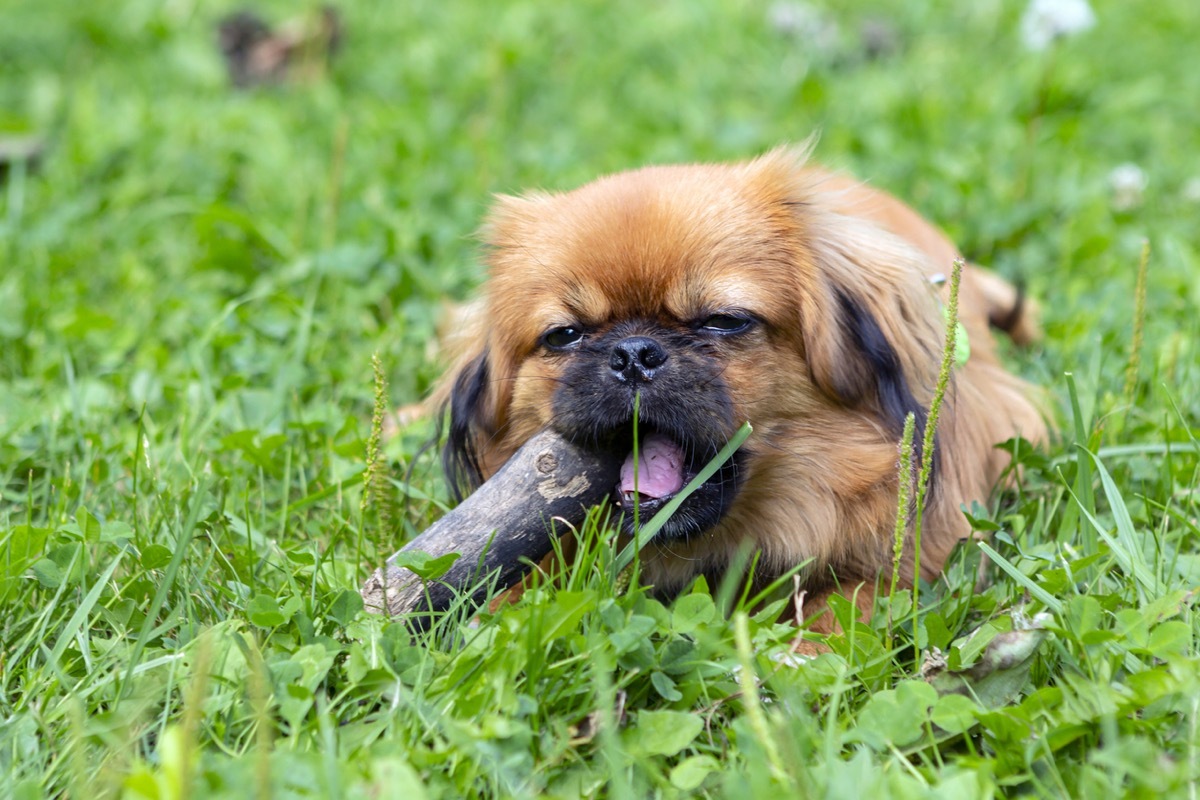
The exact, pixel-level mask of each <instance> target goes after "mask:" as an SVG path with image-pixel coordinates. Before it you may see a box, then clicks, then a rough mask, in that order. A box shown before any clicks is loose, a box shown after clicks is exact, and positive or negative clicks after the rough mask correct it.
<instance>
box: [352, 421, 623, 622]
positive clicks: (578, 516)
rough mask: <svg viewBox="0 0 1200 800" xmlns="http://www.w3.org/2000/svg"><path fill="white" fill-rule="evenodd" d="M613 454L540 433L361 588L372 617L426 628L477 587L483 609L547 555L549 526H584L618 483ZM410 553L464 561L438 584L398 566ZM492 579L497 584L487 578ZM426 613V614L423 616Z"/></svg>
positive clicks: (616, 459) (476, 595) (475, 595)
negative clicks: (492, 593) (492, 594)
mask: <svg viewBox="0 0 1200 800" xmlns="http://www.w3.org/2000/svg"><path fill="white" fill-rule="evenodd" d="M620 465H621V461H620V458H619V457H618V456H617V455H616V454H610V453H602V452H594V451H588V450H583V449H581V448H579V447H576V446H575V445H573V444H571V443H570V442H568V441H567V440H565V439H563V438H562V437H561V436H559V435H558V434H556V433H554V432H553V431H549V430H546V431H542V432H541V433H539V434H537V435H536V436H534V437H533V438H531V439H530V440H529V441H528V442H526V443H525V444H524V446H522V447H521V449H520V450H518V451H517V452H516V453H515V454H514V455H513V457H512V458H511V459H509V460H508V463H506V464H505V465H504V466H503V467H502V468H501V469H500V471H499V472H497V473H496V474H495V475H493V476H492V478H491V479H490V480H488V481H487V482H486V483H485V484H484V485H483V486H481V487H479V489H477V490H476V491H475V493H474V494H472V495H471V496H470V497H468V498H467V499H466V500H464V501H463V502H462V503H461V504H460V505H459V506H458V507H457V508H455V509H454V510H452V511H450V512H449V513H447V514H446V515H445V516H444V517H442V518H441V519H440V520H438V521H437V522H435V523H434V524H433V525H431V526H430V527H429V528H428V529H427V530H426V531H425V532H424V533H422V534H421V535H420V536H418V537H417V538H415V539H413V540H412V541H411V542H409V543H408V544H407V545H405V546H404V548H403V549H402V550H401V551H400V553H397V554H396V555H394V556H392V557H391V558H389V559H388V562H387V565H386V566H385V567H384V568H383V569H381V570H376V571H375V573H374V574H373V575H372V576H371V577H370V578H368V579H367V582H366V583H365V584H364V585H363V589H362V597H363V602H364V605H365V606H366V608H367V610H368V611H375V612H377V613H386V614H388V615H390V616H396V615H399V614H413V613H414V612H417V613H416V615H415V616H414V617H412V619H413V621H414V622H417V623H418V624H427V623H428V622H429V620H430V612H433V613H436V612H439V611H444V610H445V609H446V608H447V607H448V606H449V604H450V602H451V601H452V599H453V598H454V596H455V594H457V593H461V592H462V591H463V590H465V589H468V588H471V587H478V588H477V589H475V591H474V593H473V597H472V600H473V601H474V602H475V603H476V604H482V603H483V602H486V600H487V599H488V598H487V596H486V595H487V586H486V585H480V584H484V583H487V584H492V585H495V586H499V587H507V586H510V585H512V584H513V583H515V582H516V581H517V580H518V579H520V577H522V575H523V574H524V573H525V571H526V570H527V569H528V565H527V564H526V563H524V562H525V560H528V561H533V562H537V561H539V560H540V559H541V558H542V557H544V556H545V555H546V554H547V553H549V552H550V550H551V547H552V543H551V535H552V532H551V520H552V519H555V518H557V520H558V525H559V530H560V531H561V530H565V529H566V528H567V525H566V524H563V523H564V522H565V523H568V524H569V525H571V526H576V525H579V524H580V523H582V522H583V520H584V517H585V515H586V514H587V510H588V509H589V508H591V507H592V506H594V505H596V504H598V503H600V502H601V501H603V500H604V498H605V497H606V496H607V495H608V494H609V493H610V492H612V490H613V487H614V486H615V485H616V483H617V478H618V472H619V470H620ZM405 552H424V553H429V554H430V555H432V556H435V557H436V556H442V555H445V554H447V553H459V554H461V555H460V557H459V559H458V560H457V561H456V562H455V563H454V565H453V566H452V567H450V570H449V571H448V572H446V573H445V574H444V575H442V576H441V577H440V578H438V579H436V580H431V581H424V580H422V579H421V578H420V577H419V576H417V575H416V574H415V573H413V572H412V571H410V570H408V569H405V568H403V567H399V566H396V564H395V561H396V557H397V556H399V555H400V554H401V553H405ZM493 575H495V581H494V582H493V581H491V580H490V578H491V577H492V576H493ZM420 612H424V613H420Z"/></svg>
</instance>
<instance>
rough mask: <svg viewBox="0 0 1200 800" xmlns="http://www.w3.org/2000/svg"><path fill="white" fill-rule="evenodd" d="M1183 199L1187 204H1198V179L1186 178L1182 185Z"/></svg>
mask: <svg viewBox="0 0 1200 800" xmlns="http://www.w3.org/2000/svg"><path fill="white" fill-rule="evenodd" d="M1183 199H1184V200H1186V201H1188V202H1189V203H1200V178H1188V180H1187V183H1185V184H1184V185H1183Z"/></svg>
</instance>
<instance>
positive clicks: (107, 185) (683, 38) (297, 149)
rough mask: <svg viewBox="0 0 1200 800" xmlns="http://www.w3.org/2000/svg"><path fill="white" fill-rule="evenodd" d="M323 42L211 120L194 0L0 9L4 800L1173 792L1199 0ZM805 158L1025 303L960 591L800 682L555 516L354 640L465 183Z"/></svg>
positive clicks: (465, 281) (502, 18)
mask: <svg viewBox="0 0 1200 800" xmlns="http://www.w3.org/2000/svg"><path fill="white" fill-rule="evenodd" d="M339 7H340V9H341V13H342V16H343V20H344V26H345V32H344V37H343V42H342V47H341V50H340V52H339V53H338V54H337V56H336V58H335V59H334V60H333V62H332V63H331V64H330V65H329V66H328V68H322V66H321V64H320V63H316V62H313V61H311V60H310V61H309V62H308V63H307V64H306V67H307V68H306V69H304V70H302V71H301V72H302V74H300V75H296V76H294V77H293V79H292V80H289V81H286V82H284V83H281V84H278V85H270V86H263V87H258V88H251V89H245V90H236V89H233V88H231V87H230V85H229V80H228V78H227V76H226V74H225V69H224V65H223V63H222V58H221V54H220V52H219V51H218V49H217V47H216V35H215V27H216V24H217V21H218V20H219V19H221V17H222V16H223V15H224V14H226V13H227V12H228V11H230V10H232V6H231V4H230V3H228V2H225V0H220V2H214V3H197V2H195V1H194V0H167V1H166V2H159V1H158V0H128V1H127V2H123V3H100V2H72V1H71V0H39V1H38V2H34V1H33V0H6V2H5V3H4V6H3V9H2V10H0V138H4V137H9V138H10V139H11V138H12V137H15V136H18V135H35V136H39V137H42V138H43V139H44V142H45V152H44V154H43V155H42V157H41V158H40V160H39V161H38V163H36V164H34V165H24V164H12V165H9V166H8V167H7V168H6V169H5V170H4V173H3V175H2V177H0V796H3V797H13V798H39V797H51V796H70V797H85V796H86V797H95V798H100V797H129V798H172V799H173V798H184V797H206V798H207V797H231V798H242V797H248V796H251V795H253V796H255V797H262V798H267V797H275V798H285V797H331V798H339V797H347V798H359V797H361V798H375V797H393V796H394V797H403V798H422V797H429V798H439V797H445V798H457V797H475V796H481V797H527V796H548V797H576V796H606V797H614V798H626V797H647V796H654V797H675V796H689V795H697V796H712V797H727V796H728V797H739V798H740V797H747V796H750V797H764V796H772V794H770V793H774V796H798V797H808V796H813V797H852V798H866V797H870V798H876V797H878V798H884V797H893V796H894V797H933V796H938V797H947V798H972V797H992V796H1006V797H1017V796H1031V797H1034V796H1037V797H1040V796H1073V797H1117V796H1135V797H1151V796H1153V797H1173V796H1179V797H1195V796H1196V782H1197V781H1198V780H1200V650H1198V646H1197V636H1198V634H1200V621H1198V619H1197V615H1196V611H1195V605H1196V598H1195V594H1194V590H1195V587H1196V585H1197V582H1198V580H1200V488H1198V487H1200V445H1198V443H1197V436H1198V435H1200V352H1198V348H1200V314H1197V309H1198V308H1200V233H1198V230H1200V228H1198V227H1197V224H1196V220H1197V219H1198V218H1200V103H1198V102H1197V98H1200V48H1197V46H1196V39H1197V34H1198V33H1200V5H1198V4H1196V3H1195V2H1194V0H1162V1H1161V2H1156V3H1132V2H1125V3H1121V2H1115V0H1108V1H1107V2H1103V3H1098V4H1097V5H1096V7H1095V25H1094V26H1093V27H1091V28H1090V29H1087V30H1082V31H1079V32H1077V33H1075V34H1073V35H1070V36H1066V37H1063V38H1062V39H1060V40H1057V41H1054V42H1052V43H1050V44H1049V45H1048V46H1047V47H1045V48H1044V49H1041V50H1035V49H1030V47H1029V46H1028V44H1027V43H1026V42H1025V40H1024V39H1023V37H1022V32H1021V16H1022V13H1023V11H1024V4H1023V3H1022V2H1016V0H1014V1H1013V2H1007V3H1000V2H978V3H954V4H952V3H948V2H912V3H905V4H899V3H896V4H883V3H867V2H865V1H864V0H853V1H852V2H847V3H832V2H831V3H828V4H827V5H824V6H809V5H806V4H802V3H781V4H774V5H772V4H770V3H755V2H748V0H704V1H703V2H701V1H699V0H697V1H693V2H675V1H674V0H669V1H666V2H659V3H644V2H633V0H618V1H617V2H579V3H569V4H568V3H560V2H552V0H514V2H506V3H484V2H474V3H472V2H464V1H463V0H438V1H437V2H434V1H432V0H411V2H405V3H389V2H383V0H355V1H354V2H350V0H345V1H344V2H341V3H339ZM304 8H308V11H309V13H310V14H314V13H315V8H316V6H315V4H314V5H311V6H308V5H305V6H302V5H301V4H293V3H285V2H283V1H282V0H277V1H275V0H272V2H269V3H267V2H264V4H263V5H262V6H261V8H260V9H259V10H260V13H262V14H263V16H264V17H266V18H267V19H268V20H270V21H272V22H276V21H279V20H282V19H284V18H286V17H287V16H289V15H294V14H296V13H297V12H298V11H303V10H304ZM813 132H818V133H819V134H820V140H819V144H818V145H817V148H816V157H817V158H818V159H819V160H821V161H822V162H824V163H827V164H830V165H833V166H835V167H837V168H840V169H844V170H847V171H850V172H853V173H855V174H857V175H858V176H860V177H862V178H864V179H867V180H869V181H870V182H871V183H872V184H874V185H876V186H880V187H882V188H885V189H887V190H889V191H892V192H894V193H896V194H897V195H899V196H901V197H903V198H905V199H907V200H909V201H910V202H911V203H912V204H913V205H914V206H916V207H917V208H918V209H920V210H921V211H922V212H923V213H924V214H926V215H927V216H929V217H930V218H931V219H934V220H936V221H938V222H939V224H941V225H943V226H944V227H945V229H946V230H947V231H948V232H949V233H950V234H951V236H952V237H953V238H954V239H955V240H956V241H957V242H958V243H959V244H960V245H961V247H962V248H963V250H964V252H965V253H966V254H968V255H969V256H970V257H971V258H972V259H973V260H976V261H978V262H979V263H984V264H988V265H990V266H992V267H994V268H995V269H997V270H999V271H1000V272H1002V273H1003V274H1005V275H1007V276H1009V277H1011V278H1014V279H1020V280H1022V281H1023V282H1024V284H1025V286H1026V288H1027V290H1028V292H1029V294H1030V295H1031V296H1032V297H1035V298H1038V299H1039V300H1040V301H1041V303H1042V304H1043V307H1044V312H1045V313H1044V316H1045V328H1046V338H1045V340H1044V342H1042V343H1041V344H1040V345H1038V346H1037V347H1036V348H1034V349H1032V350H1027V351H1016V350H1013V351H1011V352H1010V353H1008V357H1009V360H1010V362H1011V364H1012V367H1013V369H1015V370H1016V371H1018V372H1020V373H1021V374H1023V375H1025V376H1027V377H1028V378H1029V379H1030V380H1032V381H1034V382H1036V383H1038V384H1040V385H1042V386H1044V387H1046V389H1047V391H1048V394H1049V396H1050V398H1051V405H1052V406H1053V407H1054V408H1055V410H1056V415H1057V417H1056V421H1057V425H1058V427H1059V430H1060V434H1059V436H1058V437H1057V439H1056V441H1055V443H1054V444H1053V445H1052V446H1051V447H1050V448H1049V450H1048V451H1046V452H1042V453H1023V455H1022V456H1021V458H1022V462H1023V465H1024V467H1023V471H1022V474H1021V477H1020V481H1019V483H1018V485H1017V487H1016V488H1014V489H1013V490H1011V491H1006V492H1004V493H997V494H996V496H995V497H993V498H992V499H991V501H990V502H989V503H988V505H987V506H986V507H983V506H978V507H976V508H974V509H970V513H971V515H972V518H973V519H974V522H975V524H976V526H977V527H978V528H979V529H980V530H988V531H992V536H991V538H990V540H989V545H988V546H989V547H990V548H991V549H992V551H993V553H994V555H993V556H992V562H993V563H992V566H991V567H990V568H989V570H988V576H989V578H990V581H989V583H988V584H987V585H986V586H983V587H981V588H979V589H978V590H977V589H976V588H975V583H976V582H975V578H976V572H977V565H978V563H979V561H980V558H981V553H982V551H981V548H980V547H979V546H978V545H964V546H963V547H961V548H960V550H959V551H958V552H957V553H956V555H955V557H954V558H953V559H952V562H951V564H950V566H949V568H948V570H947V574H946V576H945V578H944V579H943V580H940V581H938V582H936V583H935V584H932V585H923V586H922V587H920V592H919V597H918V598H917V599H918V604H917V609H916V612H915V613H914V612H913V610H912V606H913V604H912V598H911V597H910V596H909V595H908V594H907V593H901V594H898V595H896V596H895V597H893V598H891V599H890V605H885V606H881V607H880V609H879V613H878V614H877V615H876V618H875V620H874V621H873V622H872V623H871V624H870V625H864V624H860V625H857V626H853V627H852V629H851V630H850V632H849V633H848V635H846V636H839V637H834V638H833V639H831V641H830V642H829V645H830V648H831V652H830V653H828V654H825V655H822V656H820V657H818V658H817V659H815V660H812V661H809V662H806V663H803V664H800V665H795V664H792V663H790V662H789V659H788V658H787V657H786V653H787V649H788V643H789V641H790V640H791V639H792V637H793V636H794V635H795V630H794V628H793V627H791V626H790V625H787V624H783V623H781V622H779V621H778V620H777V617H778V610H779V607H778V606H777V605H769V606H768V607H767V608H765V609H763V608H761V607H756V606H754V605H752V604H748V603H746V602H745V601H744V600H743V599H740V598H738V597H737V596H734V594H735V593H733V592H732V591H731V589H732V587H716V586H714V587H706V586H704V585H698V586H696V587H695V588H694V589H693V590H692V591H691V592H690V593H688V594H686V595H685V596H684V597H682V598H681V599H679V600H678V601H676V602H675V603H673V604H670V605H664V604H662V603H660V602H658V601H656V600H654V599H652V598H651V597H649V596H647V595H646V593H645V592H644V591H643V590H642V589H639V588H638V587H636V586H633V587H630V586H629V585H627V584H626V581H625V580H624V579H622V578H618V576H617V575H614V574H613V570H612V569H607V568H606V567H607V565H608V563H609V562H610V561H611V559H612V556H613V554H612V551H611V546H610V544H609V540H608V539H607V538H606V537H604V536H602V535H600V532H598V531H596V530H590V531H588V532H587V533H586V538H587V539H588V542H587V543H586V546H585V547H584V551H585V558H584V560H583V563H581V564H580V565H579V566H578V568H577V569H576V570H575V571H574V572H573V573H572V574H571V575H570V576H568V577H566V578H564V579H563V580H562V581H560V582H559V583H557V584H555V585H549V586H543V587H541V588H538V589H536V590H534V591H531V592H528V593H527V594H526V595H525V596H524V597H523V598H522V599H521V600H520V601H519V602H517V603H516V604H514V605H511V606H507V607H504V608H501V609H499V610H497V611H496V612H495V613H482V614H480V615H478V616H477V617H473V616H472V615H471V614H469V613H466V612H465V611H463V612H462V613H459V614H457V615H455V616H452V617H450V618H448V619H447V620H446V621H445V622H444V623H443V624H441V625H440V626H439V627H438V628H436V629H435V630H434V631H433V632H432V633H429V634H426V635H422V636H418V637H416V638H414V637H413V636H412V635H411V634H410V633H409V631H408V629H407V628H406V627H405V626H404V625H402V624H400V623H389V622H387V621H385V620H383V619H381V618H379V617H375V616H372V615H369V614H366V613H364V612H363V611H362V607H361V606H362V604H361V600H360V599H359V595H358V589H359V586H360V585H361V583H362V581H363V579H364V578H365V577H366V576H367V575H368V574H369V572H370V571H371V570H372V569H373V568H374V566H376V565H378V564H379V563H380V561H381V560H382V559H383V558H386V557H387V556H388V555H389V554H391V553H392V552H394V551H395V550H397V549H398V548H399V547H400V545H401V544H402V543H403V542H404V541H406V540H407V539H408V538H411V537H412V536H413V535H414V534H415V533H416V532H418V531H420V530H422V529H423V528H424V527H425V526H427V525H428V524H429V522H430V521H431V520H433V519H435V518H436V517H438V516H439V515H440V514H441V513H442V512H443V511H444V509H445V507H446V504H447V502H448V500H447V498H448V492H447V490H446V486H445V484H444V482H443V480H442V477H441V475H440V472H439V469H438V466H437V459H436V457H435V455H434V453H433V452H432V451H431V450H426V449H423V448H422V445H423V444H424V443H425V442H426V441H427V440H428V439H429V437H430V436H431V435H432V433H433V428H432V425H431V424H430V422H429V421H424V422H418V423H415V424H412V425H410V426H408V427H405V428H404V429H403V430H402V431H401V432H400V433H399V434H398V435H396V436H394V437H392V438H390V439H388V440H387V441H386V442H385V443H384V445H383V448H382V455H381V456H379V457H377V458H375V459H374V460H372V465H373V471H374V473H375V474H377V475H378V476H380V477H379V479H378V480H372V481H371V483H370V485H371V486H372V487H373V489H372V491H370V492H367V493H365V494H364V489H363V486H364V481H363V475H364V471H365V469H366V466H367V463H368V445H369V442H370V440H371V436H372V415H373V412H374V410H375V408H376V405H377V403H378V402H380V401H381V400H382V402H384V403H386V404H387V405H388V406H399V405H403V404H407V403H412V402H415V401H417V400H418V399H420V398H421V397H422V396H423V395H424V394H425V393H426V392H427V391H428V390H429V388H430V387H431V385H432V383H433V381H434V380H435V378H436V377H437V375H438V374H439V370H440V369H441V367H442V366H443V365H442V364H441V363H440V362H439V354H438V353H437V351H436V348H435V347H433V346H432V344H431V342H433V341H434V340H435V331H436V330H437V326H438V323H439V320H440V319H441V318H442V316H443V313H444V311H445V308H446V303H447V300H453V299H461V298H464V297H467V296H469V295H470V292H471V291H472V289H473V288H474V287H475V286H477V285H478V283H479V282H480V280H481V278H482V273H481V269H480V266H479V260H478V255H477V245H476V241H475V239H474V237H473V232H474V231H475V229H476V228H477V227H478V225H479V223H480V221H481V218H482V215H483V214H484V212H485V210H486V208H487V206H488V203H489V197H490V196H491V195H492V194H493V193H496V192H518V191H521V190H522V189H524V188H530V187H544V188H550V189H555V188H569V187H573V186H576V185H578V184H580V183H582V182H584V181H586V180H589V179H591V178H593V177H595V176H597V175H600V174H603V173H605V172H611V171H615V170H619V169H624V168H629V167H633V166H638V165H642V164H647V163H666V162H674V161H694V160H718V159H735V158H745V157H748V156H751V155H754V154H757V153H760V152H763V151H765V150H767V149H769V148H771V147H773V146H775V145H777V144H779V143H782V142H788V141H799V140H803V139H804V138H806V137H807V136H809V135H810V134H811V133H813ZM1139 276H1141V278H1139ZM1139 286H1141V287H1142V289H1140V290H1139ZM376 357H377V360H378V365H379V368H378V373H379V375H380V376H381V378H382V380H380V379H378V378H377V377H376V369H375V368H374V366H373V361H374V359H376ZM383 383H386V390H385V389H384V388H383ZM384 391H386V396H384V394H383V393H384ZM406 476H407V479H406ZM710 589H711V591H710ZM889 612H890V616H891V618H892V623H891V624H890V625H889V622H888V619H889ZM996 637H999V638H996ZM1005 648H1007V650H1006V649H1005ZM1008 651H1015V653H1013V652H1010V653H1009V654H1010V655H1012V656H1013V657H1012V658H1011V659H1010V662H1011V663H1008V664H1005V665H1004V666H1005V667H1006V668H1002V669H998V670H996V671H995V672H992V673H991V675H990V677H987V678H978V677H973V678H961V677H956V675H957V674H958V673H962V672H964V671H966V670H969V669H970V668H971V667H972V666H973V665H975V667H976V670H975V672H974V673H968V674H972V675H976V676H978V674H979V673H980V672H982V671H984V669H983V667H987V666H988V665H989V664H992V662H993V661H994V660H995V658H996V657H997V656H999V655H1003V654H1004V653H1005V652H1008ZM937 653H941V654H942V656H943V657H944V659H945V662H946V669H947V670H948V671H947V672H945V673H943V674H942V676H941V678H940V679H938V680H933V681H932V682H930V681H926V680H925V679H923V672H922V666H923V665H926V666H927V664H928V662H926V659H927V658H929V657H930V656H932V655H936V654H937ZM980 665H982V667H981V666H980ZM926 672H928V670H927V669H926ZM955 682H957V686H958V688H959V689H960V690H962V691H950V690H948V689H947V687H948V686H950V684H951V683H955ZM964 685H965V687H966V688H965V689H963V686H964Z"/></svg>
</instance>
